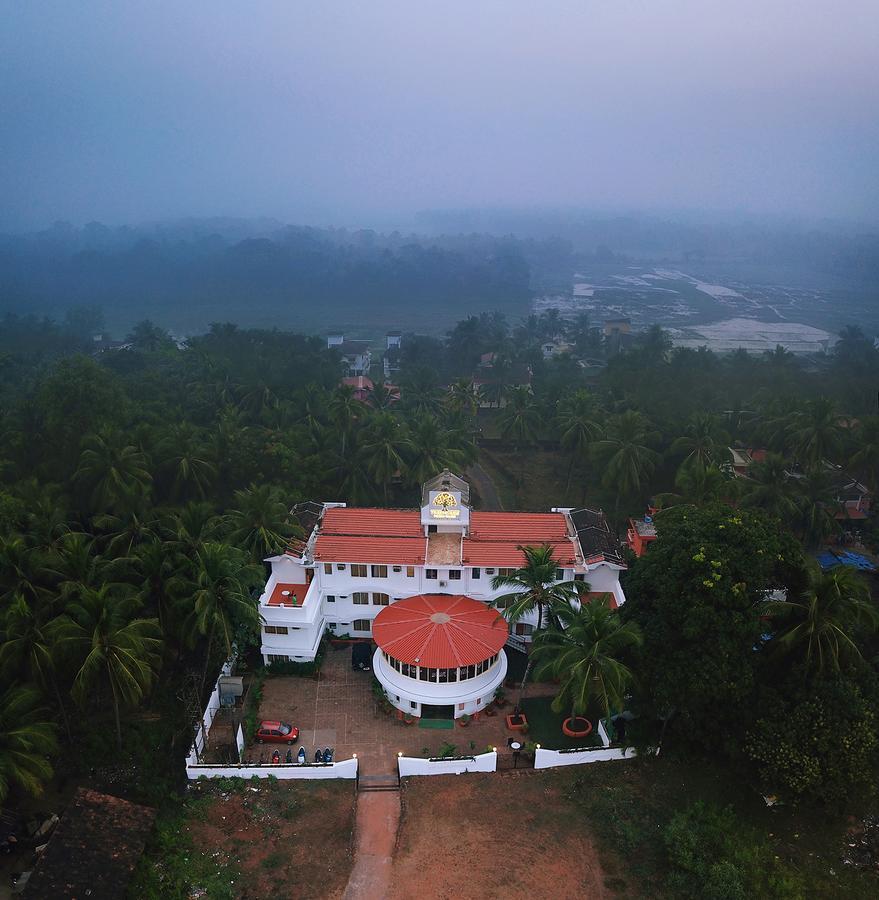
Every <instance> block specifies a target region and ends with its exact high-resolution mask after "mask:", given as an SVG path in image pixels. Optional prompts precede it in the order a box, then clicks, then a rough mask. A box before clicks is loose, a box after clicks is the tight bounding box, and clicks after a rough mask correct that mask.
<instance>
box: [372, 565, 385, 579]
mask: <svg viewBox="0 0 879 900" xmlns="http://www.w3.org/2000/svg"><path fill="white" fill-rule="evenodd" d="M372 577H373V578H387V577H388V567H387V566H373V567H372Z"/></svg>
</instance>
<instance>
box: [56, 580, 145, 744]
mask: <svg viewBox="0 0 879 900" xmlns="http://www.w3.org/2000/svg"><path fill="white" fill-rule="evenodd" d="M114 587H118V586H110V585H104V586H102V587H99V588H95V589H87V590H85V591H83V592H82V598H81V600H80V601H79V602H77V603H71V604H69V605H68V607H67V611H66V613H65V614H64V615H62V616H59V618H58V619H56V620H55V623H54V633H55V635H56V636H57V644H58V648H59V650H61V651H62V652H66V653H68V654H70V655H71V656H72V657H73V658H75V659H76V660H77V663H76V664H77V666H78V670H77V673H76V676H75V678H74V679H73V688H72V694H73V697H74V699H75V700H76V701H77V702H78V703H80V704H81V705H84V704H85V702H86V700H87V699H88V698H89V696H90V695H91V693H92V691H93V690H94V689H95V687H96V686H97V685H100V684H102V683H106V684H109V686H110V693H111V695H112V698H113V714H114V716H115V720H116V740H117V742H118V746H119V748H120V749H122V724H121V721H120V717H119V707H120V704H122V703H125V704H134V703H137V702H139V701H140V700H142V699H143V697H144V695H145V694H146V692H147V691H148V690H149V687H150V685H151V684H152V682H153V679H154V678H155V675H156V673H157V671H158V668H159V663H160V660H161V656H160V649H161V646H162V641H161V631H160V629H159V624H158V621H157V620H156V619H141V618H133V615H134V611H135V609H136V608H137V605H138V604H137V602H136V601H135V600H134V598H133V597H132V596H131V595H126V594H124V593H122V592H120V591H119V590H118V589H116V590H114V589H113V588H114Z"/></svg>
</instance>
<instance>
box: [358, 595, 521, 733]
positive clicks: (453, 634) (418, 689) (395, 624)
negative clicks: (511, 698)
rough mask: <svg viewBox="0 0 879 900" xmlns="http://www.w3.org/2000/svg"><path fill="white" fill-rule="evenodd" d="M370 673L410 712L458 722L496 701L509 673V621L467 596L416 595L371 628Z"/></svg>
mask: <svg viewBox="0 0 879 900" xmlns="http://www.w3.org/2000/svg"><path fill="white" fill-rule="evenodd" d="M372 634H373V638H374V640H375V642H376V644H377V645H378V650H376V652H375V656H374V659H373V671H374V672H375V675H376V677H377V678H378V680H379V682H380V683H381V685H382V687H383V688H384V689H385V693H386V694H387V696H388V699H389V700H390V702H391V703H392V704H393V705H394V706H395V707H397V709H399V710H402V711H403V712H405V713H409V714H411V715H413V716H424V717H426V718H437V719H453V718H458V717H459V716H463V715H472V714H473V713H475V712H478V711H479V710H480V709H483V708H484V707H485V706H486V705H487V704H488V703H490V702H491V701H492V700H493V699H494V693H495V691H496V690H497V688H498V686H499V685H500V684H501V683H502V682H503V680H504V676H505V675H506V672H507V658H506V654H505V653H504V651H503V646H504V644H505V643H506V640H507V634H508V631H507V622H506V620H505V619H504V618H503V617H502V616H501V615H499V614H498V612H497V610H495V609H492V608H491V607H489V606H486V604H485V603H480V602H479V601H478V600H473V599H472V598H470V597H464V596H460V595H448V594H418V595H416V596H414V597H408V598H407V599H405V600H398V601H397V602H396V603H393V604H391V605H390V606H387V607H385V608H384V609H383V610H382V611H381V612H380V613H379V614H378V615H377V616H376V618H375V620H374V621H373V623H372Z"/></svg>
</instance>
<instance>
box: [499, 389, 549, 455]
mask: <svg viewBox="0 0 879 900" xmlns="http://www.w3.org/2000/svg"><path fill="white" fill-rule="evenodd" d="M540 419H541V416H540V409H539V407H538V406H537V403H536V402H535V400H534V394H533V393H532V392H531V388H530V387H529V386H528V385H525V384H520V385H518V386H516V387H512V388H510V389H509V390H508V391H507V405H506V406H505V407H504V408H503V409H502V410H501V411H500V413H499V415H498V420H497V421H498V427H499V428H500V431H501V434H502V435H503V436H504V437H505V438H507V439H509V440H512V442H513V445H514V446H515V447H516V448H517V449H518V447H519V446H520V445H521V444H531V443H533V442H534V441H536V440H537V435H538V432H539V430H540Z"/></svg>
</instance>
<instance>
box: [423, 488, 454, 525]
mask: <svg viewBox="0 0 879 900" xmlns="http://www.w3.org/2000/svg"><path fill="white" fill-rule="evenodd" d="M428 509H429V510H430V518H431V519H460V518H461V494H460V493H459V492H458V491H431V492H430V495H429V500H428Z"/></svg>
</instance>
